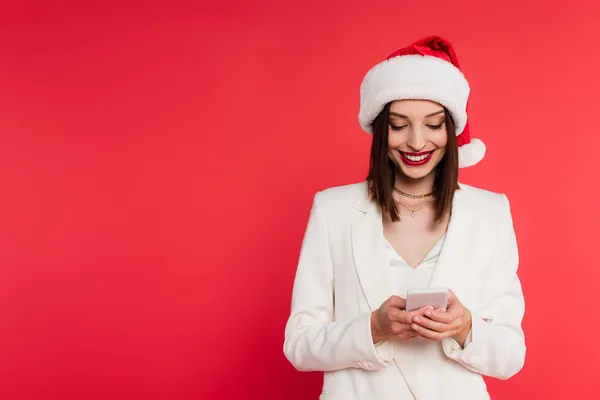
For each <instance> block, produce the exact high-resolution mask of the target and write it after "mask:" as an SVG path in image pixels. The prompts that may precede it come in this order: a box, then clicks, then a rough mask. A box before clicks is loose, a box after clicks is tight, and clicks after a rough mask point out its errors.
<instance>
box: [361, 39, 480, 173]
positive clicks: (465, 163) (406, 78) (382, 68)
mask: <svg viewBox="0 0 600 400" xmlns="http://www.w3.org/2000/svg"><path fill="white" fill-rule="evenodd" d="M470 90H471V89H470V87H469V82H468V81H467V79H466V78H465V76H464V75H463V73H462V72H461V70H460V66H459V64H458V59H457V58H456V54H455V53H454V49H453V48H452V45H451V44H450V42H448V41H447V40H445V39H443V38H441V37H439V36H428V37H425V38H423V39H420V40H418V41H416V42H414V43H413V44H411V45H409V46H407V47H404V48H402V49H399V50H397V51H395V52H393V53H392V54H390V55H389V56H388V57H387V58H386V59H385V60H383V61H382V62H380V63H379V64H377V65H375V66H374V67H373V68H371V70H369V71H368V72H367V74H366V75H365V77H364V79H363V81H362V84H361V86H360V111H359V115H358V120H359V123H360V126H361V127H362V128H363V130H364V131H365V132H367V133H373V128H372V123H373V120H374V119H375V118H376V117H377V115H378V114H379V113H380V112H381V110H383V107H384V106H385V105H386V104H387V103H389V102H391V101H394V100H403V99H412V100H431V101H435V102H437V103H439V104H441V105H442V106H444V107H445V108H446V109H447V110H448V112H449V113H450V115H451V117H452V119H453V120H454V123H455V125H456V136H457V142H458V146H459V147H458V153H459V167H460V168H465V167H470V166H472V165H475V164H477V163H478V162H479V161H481V160H482V159H483V156H484V155H485V150H486V148H485V145H484V144H483V142H482V141H481V140H479V139H472V138H471V136H470V132H469V123H468V122H467V103H468V99H469V93H470Z"/></svg>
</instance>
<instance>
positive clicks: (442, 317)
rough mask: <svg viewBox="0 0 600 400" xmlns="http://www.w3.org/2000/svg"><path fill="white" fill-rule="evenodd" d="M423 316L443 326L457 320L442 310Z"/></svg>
mask: <svg viewBox="0 0 600 400" xmlns="http://www.w3.org/2000/svg"><path fill="white" fill-rule="evenodd" d="M425 316H426V317H427V318H429V319H431V320H433V321H436V322H441V323H444V324H450V323H452V322H453V321H454V320H456V319H457V318H456V316H455V315H454V313H452V312H450V311H443V310H432V311H426V312H425Z"/></svg>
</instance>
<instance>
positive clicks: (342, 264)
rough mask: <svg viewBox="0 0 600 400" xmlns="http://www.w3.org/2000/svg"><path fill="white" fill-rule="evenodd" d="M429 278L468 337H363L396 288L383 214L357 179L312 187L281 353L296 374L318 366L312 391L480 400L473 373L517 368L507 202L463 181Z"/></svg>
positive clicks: (372, 398)
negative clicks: (449, 299) (319, 378)
mask: <svg viewBox="0 0 600 400" xmlns="http://www.w3.org/2000/svg"><path fill="white" fill-rule="evenodd" d="M460 186H461V190H459V191H457V192H456V194H455V196H454V201H453V208H452V216H451V218H450V222H449V225H448V231H447V236H446V240H445V243H444V245H443V248H442V252H441V254H440V258H439V261H438V264H437V265H436V267H435V269H434V271H433V275H432V278H431V281H430V286H431V287H448V288H450V289H451V290H452V291H454V293H455V294H456V296H457V297H458V298H459V300H460V301H461V302H462V303H463V305H464V306H465V307H467V308H468V309H469V310H470V311H471V314H472V316H473V327H472V331H471V332H472V337H471V340H472V341H471V343H470V344H469V345H468V346H467V347H466V348H465V349H462V348H461V347H460V346H459V345H458V343H457V342H456V341H454V340H453V339H444V340H443V341H442V342H435V341H430V340H426V339H422V338H421V339H416V340H415V341H408V342H406V341H400V340H397V339H388V340H386V341H384V342H383V343H379V344H378V345H377V347H376V346H374V345H373V341H372V337H371V329H370V316H371V312H372V311H374V310H376V309H377V308H379V306H380V305H381V304H382V303H383V302H384V301H385V300H386V299H388V298H389V297H390V296H392V295H393V294H395V293H394V288H393V283H392V278H391V269H390V265H389V262H388V260H387V258H386V255H385V254H386V253H385V244H384V243H385V242H384V241H383V226H382V215H381V213H380V211H379V207H377V205H376V204H375V203H374V202H372V201H370V200H369V198H368V193H367V185H366V182H362V183H358V184H353V185H347V186H340V187H334V188H330V189H327V190H324V191H322V192H319V193H317V194H316V195H315V198H314V203H313V206H312V209H311V212H310V217H309V221H308V226H307V228H306V233H305V236H304V240H303V243H302V249H301V252H300V259H299V263H298V267H297V271H296V277H295V280H294V286H293V294H292V307H291V314H290V316H289V319H288V322H287V325H286V328H285V342H284V346H283V347H284V354H285V356H286V357H287V359H288V360H289V361H290V362H291V363H292V365H294V367H295V368H296V369H298V370H301V371H324V372H325V374H324V383H323V389H322V393H321V396H320V399H321V400H344V399H345V400H402V397H401V394H400V392H399V389H398V387H399V385H398V383H397V382H398V380H399V379H402V378H404V379H405V381H406V383H407V384H408V386H409V388H410V390H411V391H412V393H413V395H414V397H415V398H416V399H418V400H429V399H431V400H440V399H442V400H451V399H461V400H465V399H489V394H488V392H487V389H486V385H485V382H484V380H483V377H482V375H487V376H490V377H495V378H499V379H508V378H509V377H511V376H513V375H514V374H516V373H517V372H518V371H520V370H521V368H522V367H523V363H524V360H525V338H524V334H523V331H522V328H521V321H522V318H523V314H524V299H523V293H522V290H521V283H520V281H519V278H518V276H517V267H518V260H519V257H518V250H517V243H516V238H515V233H514V229H513V223H512V217H511V212H510V206H509V202H508V199H507V198H506V196H505V195H503V194H496V193H492V192H489V191H485V190H482V189H477V188H474V187H471V186H468V185H464V184H461V185H460Z"/></svg>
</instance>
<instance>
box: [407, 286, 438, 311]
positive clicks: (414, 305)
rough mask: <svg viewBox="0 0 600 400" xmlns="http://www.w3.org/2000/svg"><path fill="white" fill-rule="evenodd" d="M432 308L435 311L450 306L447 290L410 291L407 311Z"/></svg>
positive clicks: (422, 289)
mask: <svg viewBox="0 0 600 400" xmlns="http://www.w3.org/2000/svg"><path fill="white" fill-rule="evenodd" d="M426 306H431V307H433V308H434V309H437V308H446V307H447V306H448V289H447V288H420V289H409V290H408V291H407V293H406V311H414V310H418V309H419V308H422V307H426Z"/></svg>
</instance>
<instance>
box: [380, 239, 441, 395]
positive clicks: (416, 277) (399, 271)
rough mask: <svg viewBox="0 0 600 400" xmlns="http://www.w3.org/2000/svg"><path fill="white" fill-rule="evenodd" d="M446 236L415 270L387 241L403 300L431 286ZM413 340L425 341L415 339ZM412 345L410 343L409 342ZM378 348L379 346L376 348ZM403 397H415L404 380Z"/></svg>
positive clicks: (391, 264)
mask: <svg viewBox="0 0 600 400" xmlns="http://www.w3.org/2000/svg"><path fill="white" fill-rule="evenodd" d="M445 238H446V234H444V235H442V237H441V238H440V240H438V242H437V243H436V244H435V245H434V246H433V247H432V248H431V250H429V253H427V255H426V256H425V258H423V260H422V261H421V262H420V263H419V265H417V266H416V267H415V268H413V267H411V266H410V265H409V264H408V263H407V262H406V261H404V259H403V258H402V257H401V256H400V254H398V252H397V251H396V250H395V249H394V248H393V247H392V245H391V244H390V242H388V241H387V240H385V244H386V250H387V257H388V259H389V262H390V268H391V270H392V271H391V272H392V280H393V283H394V289H395V293H396V294H397V295H398V296H400V297H403V298H406V292H407V291H408V289H413V288H415V289H416V288H424V287H427V286H429V285H428V284H429V279H430V278H431V274H432V273H433V269H434V268H435V265H436V264H437V261H438V259H439V257H440V253H441V251H442V246H443V244H444V239H445ZM413 340H424V339H422V338H415V339H413ZM409 343H410V342H409ZM376 347H378V346H376ZM398 385H399V386H400V390H401V393H402V397H399V399H414V398H415V397H414V395H413V394H412V392H411V390H410V389H409V387H408V385H407V383H406V381H405V380H404V379H402V380H399V381H398Z"/></svg>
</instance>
